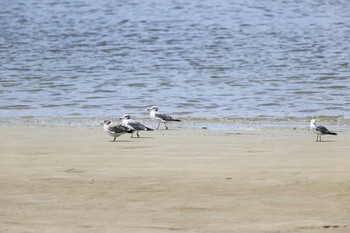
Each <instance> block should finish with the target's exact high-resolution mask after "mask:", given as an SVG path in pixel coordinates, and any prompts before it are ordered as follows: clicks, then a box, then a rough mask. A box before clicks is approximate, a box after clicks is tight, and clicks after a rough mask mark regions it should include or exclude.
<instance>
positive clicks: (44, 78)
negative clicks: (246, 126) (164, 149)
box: [0, 0, 350, 119]
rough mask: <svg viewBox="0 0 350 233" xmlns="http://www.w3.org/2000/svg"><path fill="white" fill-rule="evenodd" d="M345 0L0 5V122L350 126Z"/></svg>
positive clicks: (36, 0)
mask: <svg viewBox="0 0 350 233" xmlns="http://www.w3.org/2000/svg"><path fill="white" fill-rule="evenodd" d="M349 12H350V1H348V0H338V1H337V0H332V1H325V0H308V1H306V0H305V1H302V0H299V1H295V0H284V1H276V0H264V1H253V0H248V1H247V0H236V1H228V0H227V1H224V0H204V1H181V0H178V1H175V0H174V1H170V0H169V1H158V0H145V1H131V0H130V1H129V0H124V1H123V0H114V1H112V0H105V1H95V0H86V1H71V0H69V1H68V0H66V1H56V0H51V1H42V0H12V1H5V0H0V32H1V33H0V97H1V98H0V118H12V117H33V118H36V117H49V118H50V117H53V118H60V117H62V118H71V117H73V118H74V117H76V118H79V117H119V116H121V115H123V114H124V113H129V114H131V115H132V116H134V117H140V118H141V117H147V114H148V113H147V111H146V109H147V107H149V106H151V105H158V106H159V108H160V110H164V111H165V112H168V113H173V114H174V115H177V116H181V117H185V118H213V117H218V118H245V117H250V118H260V117H271V118H289V117H291V118H307V117H310V116H329V117H335V118H340V119H350V64H349V63H350V14H349Z"/></svg>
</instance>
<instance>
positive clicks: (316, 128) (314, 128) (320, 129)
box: [310, 119, 337, 142]
mask: <svg viewBox="0 0 350 233" xmlns="http://www.w3.org/2000/svg"><path fill="white" fill-rule="evenodd" d="M310 130H311V132H313V133H315V134H316V135H317V138H316V142H320V141H321V135H324V134H330V135H337V133H334V132H331V131H329V130H328V129H327V128H326V127H324V126H322V125H317V124H316V120H315V119H312V120H311V122H310ZM318 136H320V140H318Z"/></svg>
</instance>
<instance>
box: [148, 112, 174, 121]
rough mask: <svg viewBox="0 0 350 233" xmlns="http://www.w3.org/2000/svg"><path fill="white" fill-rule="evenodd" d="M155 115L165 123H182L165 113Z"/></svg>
mask: <svg viewBox="0 0 350 233" xmlns="http://www.w3.org/2000/svg"><path fill="white" fill-rule="evenodd" d="M154 115H155V117H158V118H160V119H162V120H164V121H180V120H179V119H177V118H175V117H172V116H169V115H167V114H164V113H155V114H154Z"/></svg>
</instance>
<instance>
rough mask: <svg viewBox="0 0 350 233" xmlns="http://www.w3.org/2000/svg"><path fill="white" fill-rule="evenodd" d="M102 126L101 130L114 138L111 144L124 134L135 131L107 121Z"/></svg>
mask: <svg viewBox="0 0 350 233" xmlns="http://www.w3.org/2000/svg"><path fill="white" fill-rule="evenodd" d="M102 124H103V128H104V130H105V131H106V133H107V134H109V135H110V136H112V137H114V140H113V142H115V139H116V138H117V137H119V136H121V135H123V134H125V133H134V132H135V130H134V129H132V128H131V127H129V126H127V125H124V124H122V123H112V122H111V121H109V120H105V121H104V122H103V123H101V125H102Z"/></svg>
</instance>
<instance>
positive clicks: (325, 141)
mask: <svg viewBox="0 0 350 233" xmlns="http://www.w3.org/2000/svg"><path fill="white" fill-rule="evenodd" d="M323 142H324V143H327V142H335V141H333V140H324V141H323V140H322V141H320V142H317V143H323Z"/></svg>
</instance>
